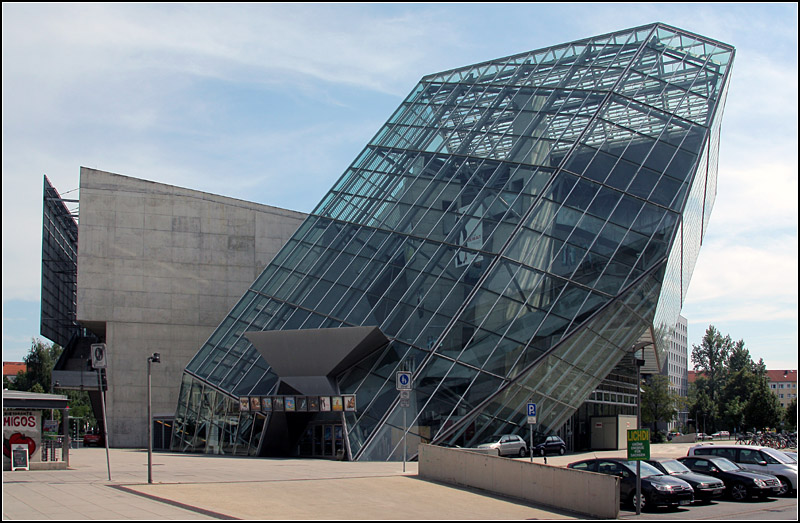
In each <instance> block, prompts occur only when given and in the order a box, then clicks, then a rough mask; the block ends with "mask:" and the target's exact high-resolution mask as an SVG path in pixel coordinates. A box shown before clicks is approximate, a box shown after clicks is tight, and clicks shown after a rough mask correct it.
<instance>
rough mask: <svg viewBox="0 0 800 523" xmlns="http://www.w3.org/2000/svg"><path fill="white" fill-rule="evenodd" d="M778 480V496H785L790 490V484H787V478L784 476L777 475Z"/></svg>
mask: <svg viewBox="0 0 800 523" xmlns="http://www.w3.org/2000/svg"><path fill="white" fill-rule="evenodd" d="M778 481H780V482H781V489H780V490H779V491H778V496H786V495H788V494H789V492H790V491H791V490H792V486H791V485H790V484H789V480H788V479H786V478H784V477H783V476H778Z"/></svg>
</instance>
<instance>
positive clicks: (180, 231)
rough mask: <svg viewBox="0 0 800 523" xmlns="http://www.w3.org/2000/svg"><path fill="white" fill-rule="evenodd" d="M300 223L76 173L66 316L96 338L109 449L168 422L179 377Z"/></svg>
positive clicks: (258, 209)
mask: <svg viewBox="0 0 800 523" xmlns="http://www.w3.org/2000/svg"><path fill="white" fill-rule="evenodd" d="M305 217H306V215H305V214H302V213H298V212H294V211H288V210H285V209H278V208H275V207H269V206H266V205H259V204H255V203H250V202H246V201H242V200H236V199H233V198H226V197H223V196H217V195H213V194H209V193H203V192H200V191H193V190H190V189H183V188H179V187H173V186H170V185H164V184H159V183H154V182H149V181H145V180H140V179H136V178H130V177H127V176H120V175H117V174H112V173H107V172H103V171H97V170H94V169H88V168H85V167H82V168H81V180H80V223H79V227H78V304H77V305H78V307H77V317H78V321H80V322H81V323H82V324H84V325H87V326H89V327H90V328H92V330H95V331H96V332H97V331H103V330H105V337H106V338H105V339H106V344H107V346H108V357H109V364H108V371H107V372H108V383H109V391H108V396H107V405H106V408H107V412H108V417H109V427H110V436H111V437H110V442H111V444H112V445H113V446H115V447H143V446H146V444H147V440H146V435H147V425H146V419H147V357H148V356H150V355H151V354H152V353H153V352H159V353H161V363H160V364H153V366H152V383H153V387H152V391H153V413H154V414H173V413H174V412H175V407H176V405H177V398H178V391H179V388H180V381H181V374H182V372H183V369H184V367H185V366H186V364H187V363H188V362H189V361H190V360H191V358H192V357H193V356H194V355H195V354H196V353H197V351H198V350H199V348H200V346H201V345H202V344H203V342H205V341H206V339H207V338H208V336H210V335H211V333H212V332H213V330H214V329H215V328H216V327H217V325H218V324H219V322H220V321H222V319H223V318H224V316H225V315H226V314H227V313H228V312H229V311H230V309H231V308H232V307H233V306H234V305H235V304H236V302H237V301H238V300H239V299H240V298H241V297H242V295H243V294H244V292H245V291H246V290H247V288H248V287H249V286H250V284H252V283H253V281H254V280H255V279H256V277H257V276H258V275H259V274H260V273H261V271H262V270H263V269H264V267H265V266H266V265H267V263H268V262H269V261H270V260H271V259H272V258H273V257H274V256H275V254H276V253H277V252H278V250H279V249H280V248H281V247H282V246H283V245H284V243H285V242H286V241H287V240H288V239H289V238H290V237H291V235H292V234H293V233H294V232H295V230H296V229H297V227H298V226H299V225H300V224H301V223H302V222H303V220H304V219H305Z"/></svg>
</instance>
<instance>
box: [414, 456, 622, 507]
mask: <svg viewBox="0 0 800 523" xmlns="http://www.w3.org/2000/svg"><path fill="white" fill-rule="evenodd" d="M419 476H420V477H421V478H422V479H426V480H433V481H439V482H442V483H449V484H451V485H460V486H465V487H473V488H477V489H481V490H485V491H487V492H490V493H493V494H499V495H503V496H509V497H513V498H518V499H521V500H524V501H527V502H530V503H535V504H537V505H545V506H548V507H552V508H555V509H560V510H566V511H570V512H575V513H578V514H582V515H587V516H591V517H597V518H609V519H616V518H617V517H618V516H619V502H620V499H619V478H618V477H616V476H608V475H605V474H596V473H594V472H584V471H580V470H573V469H568V468H562V467H554V466H548V465H544V464H540V463H531V462H529V461H523V460H516V459H509V458H501V457H498V456H492V455H489V454H484V453H476V452H472V451H470V450H467V449H452V448H446V447H439V446H436V445H420V446H419Z"/></svg>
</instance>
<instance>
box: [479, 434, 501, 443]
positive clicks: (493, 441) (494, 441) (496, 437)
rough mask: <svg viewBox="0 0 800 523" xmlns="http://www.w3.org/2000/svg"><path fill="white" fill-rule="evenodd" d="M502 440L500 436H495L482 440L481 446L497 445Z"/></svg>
mask: <svg viewBox="0 0 800 523" xmlns="http://www.w3.org/2000/svg"><path fill="white" fill-rule="evenodd" d="M502 438H503V435H502V434H495V435H494V436H492V437H491V438H489V439H486V440H484V441H483V443H482V445H487V444H489V443H499V442H500V440H501V439H502Z"/></svg>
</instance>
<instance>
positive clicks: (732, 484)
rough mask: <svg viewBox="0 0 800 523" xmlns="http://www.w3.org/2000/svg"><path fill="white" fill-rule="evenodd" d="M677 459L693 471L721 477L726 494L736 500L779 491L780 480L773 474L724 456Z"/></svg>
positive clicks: (762, 496) (766, 495) (760, 496)
mask: <svg viewBox="0 0 800 523" xmlns="http://www.w3.org/2000/svg"><path fill="white" fill-rule="evenodd" d="M678 461H680V462H681V463H683V464H684V465H686V467H687V468H689V470H691V471H693V472H699V473H700V474H708V475H709V476H714V477H715V478H719V479H721V480H722V481H723V482H724V483H725V491H726V492H727V494H728V496H730V497H731V498H732V499H734V500H736V501H741V500H743V499H747V498H752V497H758V498H765V497H768V496H777V495H778V494H779V493H780V491H781V482H780V480H779V479H778V478H776V477H775V476H772V475H769V474H764V473H761V472H753V471H751V470H745V469H743V468H742V467H740V466H739V465H737V464H736V463H734V462H732V461H730V460H729V459H726V458H718V457H714V456H686V457H684V458H678Z"/></svg>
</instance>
